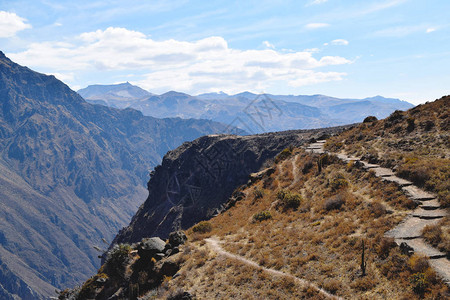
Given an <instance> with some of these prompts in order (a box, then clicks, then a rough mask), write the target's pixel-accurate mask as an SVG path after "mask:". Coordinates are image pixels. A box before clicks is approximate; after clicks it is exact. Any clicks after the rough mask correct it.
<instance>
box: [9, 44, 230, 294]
mask: <svg viewBox="0 0 450 300" xmlns="http://www.w3.org/2000/svg"><path fill="white" fill-rule="evenodd" d="M134 90H135V89H133V90H132V91H130V92H129V94H126V93H125V94H124V95H125V96H126V97H130V96H133V95H135V96H143V95H147V93H146V92H142V91H140V94H139V93H138V92H137V93H135V92H134ZM119 93H123V89H122V88H121V89H120V91H119ZM224 129H225V126H224V125H223V124H219V123H216V122H211V121H208V120H193V119H191V120H182V119H180V118H172V119H156V118H153V117H146V116H143V115H142V113H141V112H139V111H137V110H134V109H131V108H128V109H125V110H121V109H116V108H110V107H106V106H101V105H93V104H89V103H87V102H85V101H84V100H83V98H81V97H80V96H79V95H78V94H77V93H75V92H74V91H72V90H71V89H70V88H69V87H68V86H66V85H65V84H63V83H62V82H61V81H59V80H57V79H56V78H55V77H54V76H46V75H43V74H39V73H36V72H34V71H32V70H30V69H28V68H26V67H22V66H20V65H18V64H16V63H14V62H12V61H11V60H9V59H8V58H7V57H6V56H5V55H4V54H3V53H2V52H0V207H1V208H0V299H43V298H48V297H49V296H56V294H55V288H61V287H67V286H74V285H75V284H78V283H80V282H81V281H82V280H85V279H86V278H87V277H89V276H90V275H92V274H93V273H94V272H95V271H96V270H97V268H98V267H99V263H100V260H99V259H98V257H97V256H98V254H99V253H98V252H97V251H96V250H95V249H94V248H93V246H95V245H97V246H101V247H106V246H107V245H106V244H104V245H103V246H102V238H105V239H106V240H107V241H108V242H109V241H111V240H112V238H113V237H114V236H115V234H116V233H117V232H118V230H119V229H120V228H122V227H123V226H125V225H127V224H128V223H129V221H130V218H131V216H132V215H133V214H134V213H135V212H136V210H137V208H138V206H139V205H140V204H141V203H142V202H143V201H144V200H145V198H146V195H147V194H148V192H147V190H146V188H145V185H146V183H147V181H148V174H149V170H151V169H152V168H153V167H154V166H156V165H157V164H159V163H160V162H161V159H162V156H163V155H164V154H165V153H166V152H167V151H169V150H171V149H174V148H176V147H177V146H179V145H181V144H182V143H183V142H185V141H190V140H194V139H196V138H198V137H200V136H203V135H206V134H212V133H218V132H223V131H224Z"/></svg>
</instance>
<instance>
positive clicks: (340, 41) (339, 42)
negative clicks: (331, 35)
mask: <svg viewBox="0 0 450 300" xmlns="http://www.w3.org/2000/svg"><path fill="white" fill-rule="evenodd" d="M330 44H331V45H338V46H347V45H348V41H347V40H344V39H336V40H332V41H331V42H330Z"/></svg>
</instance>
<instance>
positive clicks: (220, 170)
mask: <svg viewBox="0 0 450 300" xmlns="http://www.w3.org/2000/svg"><path fill="white" fill-rule="evenodd" d="M342 129H343V128H342V127H338V128H336V127H335V128H327V129H319V130H303V131H302V130H297V131H286V132H278V133H269V134H261V135H252V136H230V135H212V136H205V137H201V138H199V139H197V140H195V141H193V142H189V143H184V144H183V145H182V146H181V147H179V148H177V149H175V150H173V151H170V152H169V153H167V154H166V155H165V156H164V158H163V162H162V165H161V166H158V167H156V168H155V170H154V172H152V176H151V179H150V181H149V183H148V190H149V196H148V198H147V200H146V201H145V203H144V204H143V205H142V206H141V207H140V208H139V211H138V212H137V214H136V215H135V216H134V217H133V219H132V221H131V224H130V225H129V226H128V227H127V228H124V229H123V230H121V231H120V233H119V234H118V236H117V237H116V239H115V240H114V243H133V242H138V241H140V240H141V239H142V238H144V237H151V236H159V237H162V238H165V237H167V236H168V234H169V233H170V232H171V231H174V230H178V229H186V228H189V227H190V226H192V225H193V224H195V223H196V222H199V221H201V220H204V219H208V218H211V217H212V216H213V215H215V214H217V213H219V212H220V211H221V210H222V209H223V205H224V204H225V202H226V201H227V200H228V199H229V198H230V197H232V193H233V191H234V190H235V189H236V188H237V187H238V186H239V185H241V184H244V183H246V182H247V180H248V176H249V175H250V174H251V173H253V172H257V171H258V170H259V169H260V168H261V167H262V166H263V164H264V163H266V162H267V161H268V160H269V159H272V158H274V157H275V156H276V155H277V154H278V153H279V152H280V151H282V150H283V149H285V148H287V147H289V146H299V145H302V144H304V143H306V142H308V141H309V140H310V139H312V138H317V137H319V136H323V135H327V134H331V133H333V132H338V131H340V130H342ZM233 197H235V198H236V197H237V198H239V195H233Z"/></svg>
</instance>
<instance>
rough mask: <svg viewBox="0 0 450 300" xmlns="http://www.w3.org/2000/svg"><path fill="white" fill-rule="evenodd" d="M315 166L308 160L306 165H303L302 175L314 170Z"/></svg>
mask: <svg viewBox="0 0 450 300" xmlns="http://www.w3.org/2000/svg"><path fill="white" fill-rule="evenodd" d="M313 166H314V164H313V162H312V161H311V160H308V161H307V162H305V164H304V165H303V168H302V173H303V174H306V173H308V172H309V171H310V170H311V169H312V168H313Z"/></svg>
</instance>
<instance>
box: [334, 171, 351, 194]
mask: <svg viewBox="0 0 450 300" xmlns="http://www.w3.org/2000/svg"><path fill="white" fill-rule="evenodd" d="M347 186H348V181H347V180H346V179H345V177H344V175H342V174H337V175H336V176H335V177H334V178H333V179H332V180H331V181H330V187H331V190H332V191H333V192H335V191H337V190H340V189H342V188H344V187H347Z"/></svg>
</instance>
